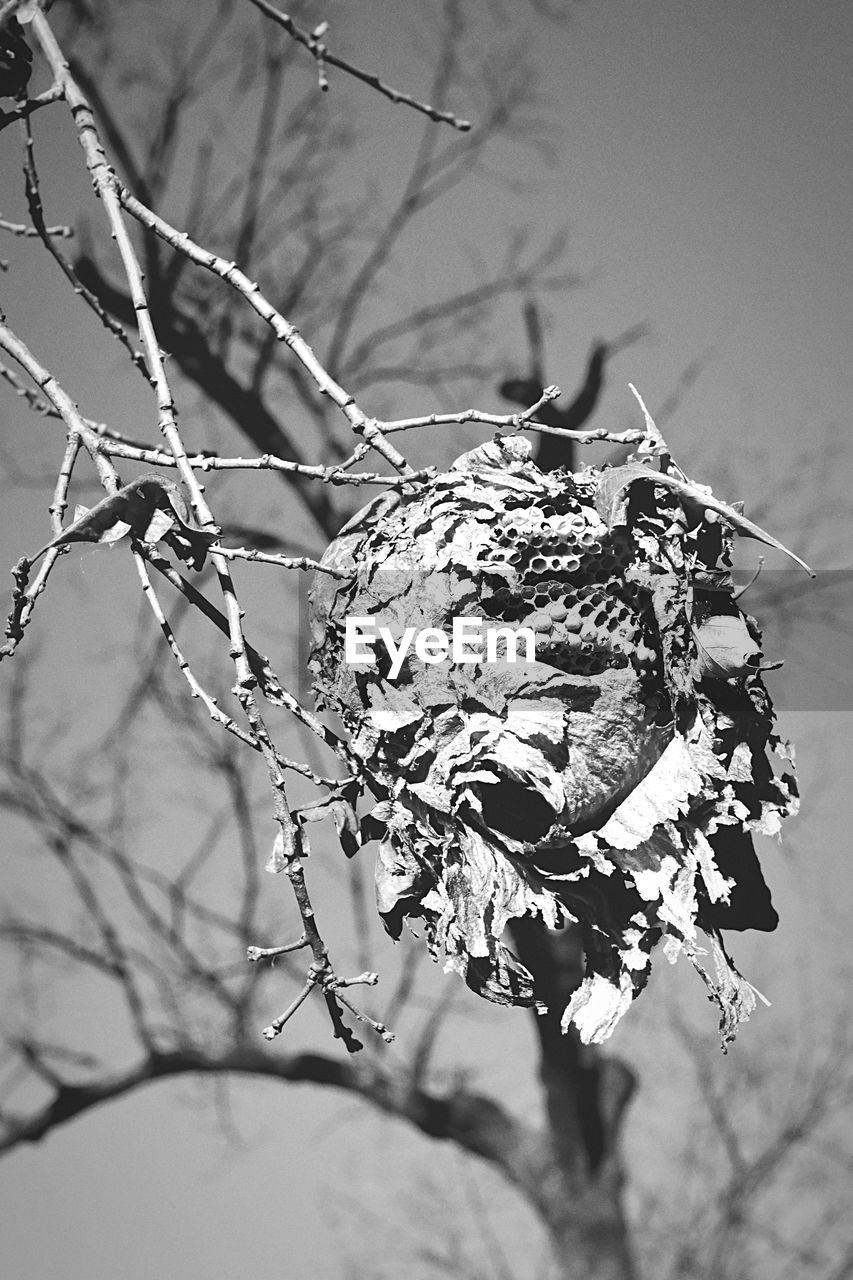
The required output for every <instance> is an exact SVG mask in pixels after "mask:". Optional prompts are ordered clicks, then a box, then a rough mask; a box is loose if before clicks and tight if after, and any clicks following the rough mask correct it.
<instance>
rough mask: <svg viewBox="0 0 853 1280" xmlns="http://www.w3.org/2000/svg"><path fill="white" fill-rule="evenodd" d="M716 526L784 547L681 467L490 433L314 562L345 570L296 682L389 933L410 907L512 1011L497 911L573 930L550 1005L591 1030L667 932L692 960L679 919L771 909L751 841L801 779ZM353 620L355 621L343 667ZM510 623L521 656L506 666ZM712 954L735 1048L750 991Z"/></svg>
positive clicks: (642, 970)
mask: <svg viewBox="0 0 853 1280" xmlns="http://www.w3.org/2000/svg"><path fill="white" fill-rule="evenodd" d="M708 512H712V513H714V514H713V515H712V516H711V518H708V515H707V513H708ZM721 512H722V513H724V514H725V519H724V520H720V519H719V518H717V517H718V516H719V514H720V513H721ZM733 529H738V530H740V531H742V532H745V533H748V534H749V535H750V536H753V537H754V536H758V535H759V534H760V535H761V536H762V538H763V540H765V541H769V542H771V543H772V544H773V545H778V544H776V543H775V540H773V539H771V538H770V537H769V535H764V534H763V531H761V530H758V532H757V533H756V526H754V525H752V524H751V523H750V522H749V521H747V520H746V519H745V517H743V516H742V514H741V513H740V512H738V511H736V510H735V509H734V508H731V507H728V506H726V504H724V503H720V502H719V501H718V500H717V499H715V498H714V497H713V495H712V494H711V493H710V490H708V489H705V488H703V487H701V486H699V485H695V484H692V483H691V482H689V481H677V480H675V479H674V478H673V477H671V476H669V475H666V474H661V473H659V472H657V471H655V470H653V469H652V468H651V467H650V466H646V465H644V464H640V463H629V464H627V465H626V466H624V467H616V468H608V469H604V470H601V471H599V470H595V469H593V468H588V469H586V470H584V471H582V472H579V473H578V474H576V475H570V474H568V473H565V472H563V473H547V474H546V473H542V472H540V471H539V469H538V468H537V467H536V465H535V463H534V462H533V461H532V458H531V451H530V446H529V444H528V442H527V441H526V440H522V439H519V438H509V439H503V440H501V441H495V442H492V443H490V444H487V445H484V446H482V447H481V448H479V449H475V450H473V451H472V452H470V453H468V454H465V455H464V456H463V457H461V458H459V459H458V460H457V461H456V462H455V463H454V464H453V466H452V467H451V468H450V470H449V471H447V472H446V473H445V474H443V475H439V476H437V477H435V479H434V480H432V481H431V482H430V484H429V486H427V487H422V488H419V489H418V490H417V491H416V492H413V493H410V494H405V495H403V497H402V498H400V497H398V496H397V495H394V497H393V498H391V499H390V500H384V501H380V502H378V503H373V504H371V506H369V507H367V508H365V509H364V511H362V512H360V513H359V515H358V516H357V517H355V519H354V520H352V521H351V522H350V524H349V525H348V526H347V527H346V529H344V530H343V531H342V533H341V535H340V537H339V538H338V539H336V540H335V542H333V543H332V545H331V546H330V547H329V549H328V550H327V552H326V555H325V557H324V561H323V562H324V564H325V565H327V566H329V567H332V568H335V569H338V570H342V571H344V572H345V573H346V574H347V575H348V576H347V578H345V579H342V578H336V579H333V578H332V577H331V576H330V575H327V574H318V575H317V578H316V581H315V584H314V588H313V597H312V628H313V651H312V657H311V667H312V672H313V677H314V688H315V693H316V696H317V699H318V701H319V702H320V704H321V705H326V706H329V707H331V708H333V709H334V710H335V711H336V712H337V713H338V714H339V715H340V716H341V718H342V719H343V721H344V724H345V725H346V728H347V730H348V732H349V734H350V746H351V749H352V751H353V753H354V754H355V755H356V756H358V757H359V758H360V759H361V761H362V766H363V772H364V777H365V779H366V781H367V782H368V784H369V785H370V787H371V789H372V790H373V791H374V793H375V794H376V795H377V797H378V798H379V799H380V801H381V802H380V803H379V804H378V805H377V806H376V807H375V808H374V809H373V812H372V814H370V815H368V817H367V818H366V819H365V820H364V821H363V824H362V831H363V834H364V835H365V836H366V837H367V838H370V837H371V836H374V835H376V836H378V838H379V853H378V858H377V865H376V890H377V901H378V907H379V912H380V915H381V916H382V919H383V921H384V923H385V926H386V928H387V929H388V931H389V932H390V933H391V934H392V936H394V937H398V936H399V934H400V931H401V929H402V927H403V924H404V921H405V920H406V919H407V918H408V919H415V920H419V921H421V922H422V925H423V928H424V932H425V933H426V938H427V943H428V945H429V947H430V949H431V951H432V953H433V955H434V956H435V957H436V958H438V957H439V956H443V957H444V958H445V962H446V967H448V968H450V969H454V970H456V971H457V972H458V973H460V974H461V975H462V976H463V977H464V979H465V981H466V982H467V983H468V985H469V986H470V987H471V988H472V989H473V990H475V991H477V992H478V993H479V994H481V995H483V996H485V997H487V998H488V999H491V1000H496V1001H500V1002H503V1003H508V1004H524V1005H530V1004H533V1003H535V1002H536V1001H537V999H538V995H537V991H536V980H535V975H533V974H530V973H528V972H527V970H526V969H525V968H524V966H523V965H521V964H520V963H519V961H518V960H517V958H516V957H515V956H514V955H513V954H512V952H511V951H510V950H509V948H508V947H507V946H506V945H505V943H504V941H503V933H504V929H505V926H506V924H507V922H508V921H509V920H512V919H513V918H516V917H519V916H523V915H533V916H538V917H540V918H541V919H542V920H543V921H544V922H545V923H546V924H547V925H549V926H557V927H559V926H560V925H562V924H563V923H564V922H566V921H577V922H579V924H580V927H581V930H582V934H583V938H584V945H585V951H586V965H587V974H586V978H585V980H584V982H583V984H582V986H581V987H580V988H579V990H578V991H577V992H576V993H575V995H574V996H573V998H572V1000H571V1002H570V1004H569V1006H568V1008H567V1010H566V1014H565V1018H566V1025H568V1023H569V1022H572V1023H574V1024H575V1025H576V1026H577V1028H578V1031H579V1033H580V1035H581V1038H582V1039H584V1040H588V1041H592V1040H600V1039H603V1038H605V1037H606V1036H607V1035H609V1034H610V1032H611V1031H612V1029H613V1027H614V1026H615V1025H616V1023H617V1022H618V1020H619V1018H621V1016H622V1015H623V1014H624V1012H625V1011H626V1009H627V1008H628V1007H629V1006H630V1004H631V1001H632V1000H633V998H634V997H635V996H636V995H637V993H638V992H639V991H641V990H642V988H643V986H644V985H645V983H646V981H647V978H648V974H649V967H650V960H651V953H652V950H653V948H654V947H655V946H656V944H657V943H658V942H660V941H661V940H663V941H664V952H665V954H666V956H667V958H668V959H670V960H674V959H675V958H676V956H677V955H678V954H679V953H680V952H684V953H685V954H686V955H687V956H688V957H689V958H690V959H691V960H692V961H693V963H694V964H696V965H697V966H699V958H698V957H699V956H700V955H701V954H702V952H701V949H700V947H699V946H698V943H697V928H698V927H703V926H704V928H705V929H706V931H709V932H711V933H712V934H714V933H715V932H716V930H717V929H720V928H723V929H725V928H760V929H768V928H772V927H773V925H774V923H775V920H776V916H775V912H774V911H773V909H772V905H771V903H770V898H769V893H768V891H767V886H766V884H765V883H764V879H763V876H762V874H761V869H760V866H759V864H758V859H757V857H756V856H755V851H754V848H753V845H752V833H753V832H756V831H757V832H761V833H765V834H767V833H773V832H775V831H776V830H778V827H779V825H780V822H781V819H782V818H783V817H784V816H786V815H787V814H790V813H793V812H794V811H795V809H796V806H797V797H796V786H795V781H794V776H793V769H792V767H791V765H790V763H789V760H790V752H789V751H788V750H787V748H786V746H785V744H784V743H782V742H781V740H780V739H778V738H777V737H776V736H775V734H774V732H773V711H772V707H771V704H770V699H769V697H768V695H767V691H766V690H765V688H764V685H763V683H762V679H761V673H760V671H759V670H757V669H756V666H755V662H754V658H755V656H756V655H757V654H758V652H759V644H760V635H759V633H758V630H757V627H756V626H755V624H754V623H753V622H752V621H751V620H748V621H747V620H746V619H745V615H743V614H742V613H741V612H740V610H739V609H738V607H737V604H736V603H735V601H734V597H733V592H732V583H731V574H730V568H731V559H730V552H731V543H732V536H733V535H732V530H733ZM459 619H467V620H468V627H469V631H468V634H469V635H470V634H471V629H473V631H475V632H476V634H478V635H480V637H481V639H482V638H483V637H485V636H486V635H487V634H489V633H494V636H495V647H494V649H493V651H492V653H491V658H490V655H489V651H488V649H485V650H482V649H481V651H480V653H479V657H480V659H481V661H472V660H471V648H470V646H469V648H468V650H467V653H468V657H467V660H466V658H465V651H464V649H460V650H458V651H456V650H454V648H453V644H454V637H455V634H456V630H455V628H456V627H457V625H458V620H459ZM355 620H360V621H359V622H357V623H356V622H355ZM473 620H477V621H476V622H474V621H473ZM348 627H349V629H350V637H349V639H350V642H352V638H353V636H352V632H353V628H354V627H355V628H356V629H357V630H359V631H360V632H361V634H362V636H364V635H370V636H371V637H372V639H371V640H370V642H369V644H368V645H367V650H366V652H365V653H363V654H362V660H360V661H355V662H352V661H348V660H347V648H346V646H347V631H348ZM518 629H526V630H528V631H529V632H530V633H531V634H532V635H533V637H534V644H533V650H534V652H533V654H532V655H530V656H532V660H530V661H516V662H513V661H511V660H510V651H511V644H512V640H511V634H510V635H508V634H506V633H507V632H508V633H514V632H516V631H517V630H518ZM501 632H503V633H504V634H503V639H501ZM418 634H423V635H424V636H425V637H427V638H429V639H430V640H431V643H432V644H433V645H434V646H437V647H434V648H433V650H430V649H429V646H428V645H426V642H425V647H424V646H422V648H421V650H418V648H417V645H416V643H415V642H414V639H413V638H414V637H416V636H417V635H418ZM442 637H443V638H444V639H443V644H444V647H445V648H446V649H447V653H446V654H445V656H444V658H443V660H439V659H440V658H441V657H442ZM519 647H520V648H521V647H522V645H521V642H519ZM353 656H357V654H356V655H354V654H353V652H352V649H351V650H350V654H349V657H353ZM476 656H477V654H476V650H475V657H476ZM522 656H524V654H522ZM715 962H716V964H717V966H718V972H717V974H716V976H715V978H714V979H711V978H710V977H708V976H707V975H704V976H705V977H706V980H707V982H708V984H709V990H711V991H712V994H713V995H714V998H715V999H717V1001H718V1003H719V1004H720V1006H721V1010H722V1018H721V1029H722V1032H723V1035H724V1037H725V1038H730V1037H731V1035H732V1034H733V1029H734V1026H735V1025H736V1023H737V1022H738V1020H740V1019H741V1018H742V1017H744V1016H746V1014H747V1013H748V1011H749V1008H750V1007H751V1000H750V994H749V993H750V989H749V988H748V984H744V981H743V979H741V978H740V976H739V975H738V974H737V972H736V970H735V969H734V966H733V965H731V964H730V962H729V961H728V959H727V957H726V956H725V952H724V951H723V950H722V949H721V948H718V949H717V951H715Z"/></svg>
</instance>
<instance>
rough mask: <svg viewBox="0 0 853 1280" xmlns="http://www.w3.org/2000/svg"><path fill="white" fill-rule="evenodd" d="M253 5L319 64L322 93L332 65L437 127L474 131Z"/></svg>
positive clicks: (256, 1) (262, 2)
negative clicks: (327, 66)
mask: <svg viewBox="0 0 853 1280" xmlns="http://www.w3.org/2000/svg"><path fill="white" fill-rule="evenodd" d="M250 3H251V4H253V5H254V6H255V8H256V9H260V11H261V13H263V14H266V16H267V17H268V18H271V19H272V21H273V22H276V23H278V25H279V26H280V27H283V28H284V30H285V31H286V32H287V34H288V35H289V36H291V38H292V39H294V40H296V41H298V43H299V44H301V45H303V46H304V47H305V48H306V49H307V50H308V52H309V53H310V54H311V55H312V57H314V58H315V59H316V60H317V63H318V65H319V67H320V81H319V83H320V88H321V89H327V88H328V82H327V81H326V79H325V77H324V75H323V71H322V68H323V67H324V65H326V64H328V65H329V66H332V67H337V68H338V69H339V70H340V71H346V72H347V74H348V75H351V76H354V77H355V78H356V80H362V81H363V82H364V83H365V84H368V85H370V87H371V89H375V90H376V91H377V93H381V94H382V95H383V96H384V97H386V98H389V99H390V101H391V102H395V103H401V104H402V105H403V106H406V107H412V108H413V110H415V111H420V112H422V113H423V114H424V115H425V116H429V118H430V120H435V121H436V123H439V124H449V125H451V126H452V127H453V128H454V129H458V130H459V131H460V133H467V132H468V130H469V129H470V128H471V122H470V120H461V119H460V118H459V117H458V116H455V115H453V113H452V112H450V111H439V110H438V109H437V108H436V107H431V106H430V105H429V103H427V102H419V101H418V99H417V98H413V97H412V96H411V94H408V93H402V92H401V91H400V90H399V89H393V88H392V87H391V85H388V84H385V83H384V82H383V81H382V80H380V79H379V77H378V76H377V75H374V74H373V73H372V72H370V71H362V70H361V68H360V67H356V66H353V64H352V63H351V62H346V61H344V59H343V58H339V57H338V56H337V55H336V54H334V53H330V52H329V49H328V48H327V46H326V45H325V44H323V43H321V41H320V39H319V37H318V36H317V34H316V33H314V34H311V35H309V34H308V33H307V32H305V31H301V30H300V28H299V27H297V25H296V23H295V22H294V21H293V19H292V18H291V17H290V15H289V14H286V13H282V12H281V10H279V9H276V8H274V6H273V5H271V4H268V3H267V0H250ZM322 34H325V32H322Z"/></svg>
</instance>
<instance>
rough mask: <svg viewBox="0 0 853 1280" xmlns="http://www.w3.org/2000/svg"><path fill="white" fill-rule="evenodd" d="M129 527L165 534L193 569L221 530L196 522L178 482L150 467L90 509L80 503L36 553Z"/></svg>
mask: <svg viewBox="0 0 853 1280" xmlns="http://www.w3.org/2000/svg"><path fill="white" fill-rule="evenodd" d="M127 533H130V534H133V536H134V537H136V538H138V539H139V540H140V542H147V543H151V544H153V543H155V542H159V541H160V540H161V539H162V538H166V537H168V538H169V540H170V543H171V545H172V547H173V549H174V550H175V551H176V552H177V554H178V555H179V556H180V557H181V558H182V559H184V560H192V562H193V567H194V568H196V569H200V568H201V567H202V565H203V564H204V560H205V556H206V555H207V550H208V547H209V546H210V544H211V543H212V542H215V541H216V539H217V537H218V536H219V534H218V531H217V530H211V529H200V528H199V527H198V525H197V524H196V523H195V521H194V519H193V517H192V515H191V513H190V510H189V507H188V506H187V502H186V499H185V498H184V495H183V491H182V490H181V487H180V485H178V484H176V483H175V481H174V480H166V479H164V478H163V477H162V476H159V475H157V474H155V473H150V474H147V475H142V476H139V477H138V479H136V480H132V481H131V483H130V484H127V485H125V486H124V487H123V488H121V489H119V490H118V491H117V492H116V493H111V494H109V495H108V496H107V497H106V498H102V499H101V501H100V502H99V503H97V504H96V505H95V506H94V507H92V508H91V509H88V510H87V509H86V508H85V507H78V508H77V511H76V512H75V519H74V521H73V522H72V523H71V524H70V525H68V527H67V528H65V529H63V530H62V532H61V533H60V534H58V535H57V536H56V537H55V538H54V539H53V540H52V541H51V542H49V543H48V544H47V546H46V547H44V548H42V551H40V552H39V553H38V555H39V556H40V555H42V554H43V552H44V551H47V550H48V549H50V548H51V547H62V546H66V545H68V544H69V543H72V542H104V543H112V542H116V541H118V539H119V538H121V537H124V535H125V534H127ZM33 559H38V556H35V557H33Z"/></svg>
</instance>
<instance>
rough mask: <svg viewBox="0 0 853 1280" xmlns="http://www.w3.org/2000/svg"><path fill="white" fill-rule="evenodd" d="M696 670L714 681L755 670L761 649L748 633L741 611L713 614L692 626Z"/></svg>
mask: <svg viewBox="0 0 853 1280" xmlns="http://www.w3.org/2000/svg"><path fill="white" fill-rule="evenodd" d="M693 634H694V636H695V637H696V648H697V651H698V659H699V671H700V672H701V674H702V675H703V676H709V677H711V678H712V679H714V680H730V679H731V678H732V677H733V676H740V675H743V674H744V673H746V672H752V671H755V670H756V668H757V667H758V664H759V661H760V659H761V650H760V649H759V647H758V645H757V644H756V643H755V641H754V640H753V638H752V636H751V635H750V634H749V630H748V629H747V625H746V622H745V621H744V617H743V614H742V613H737V614H715V615H713V616H712V617H710V618H706V619H705V621H704V622H703V623H702V625H701V626H699V627H694V628H693Z"/></svg>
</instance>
